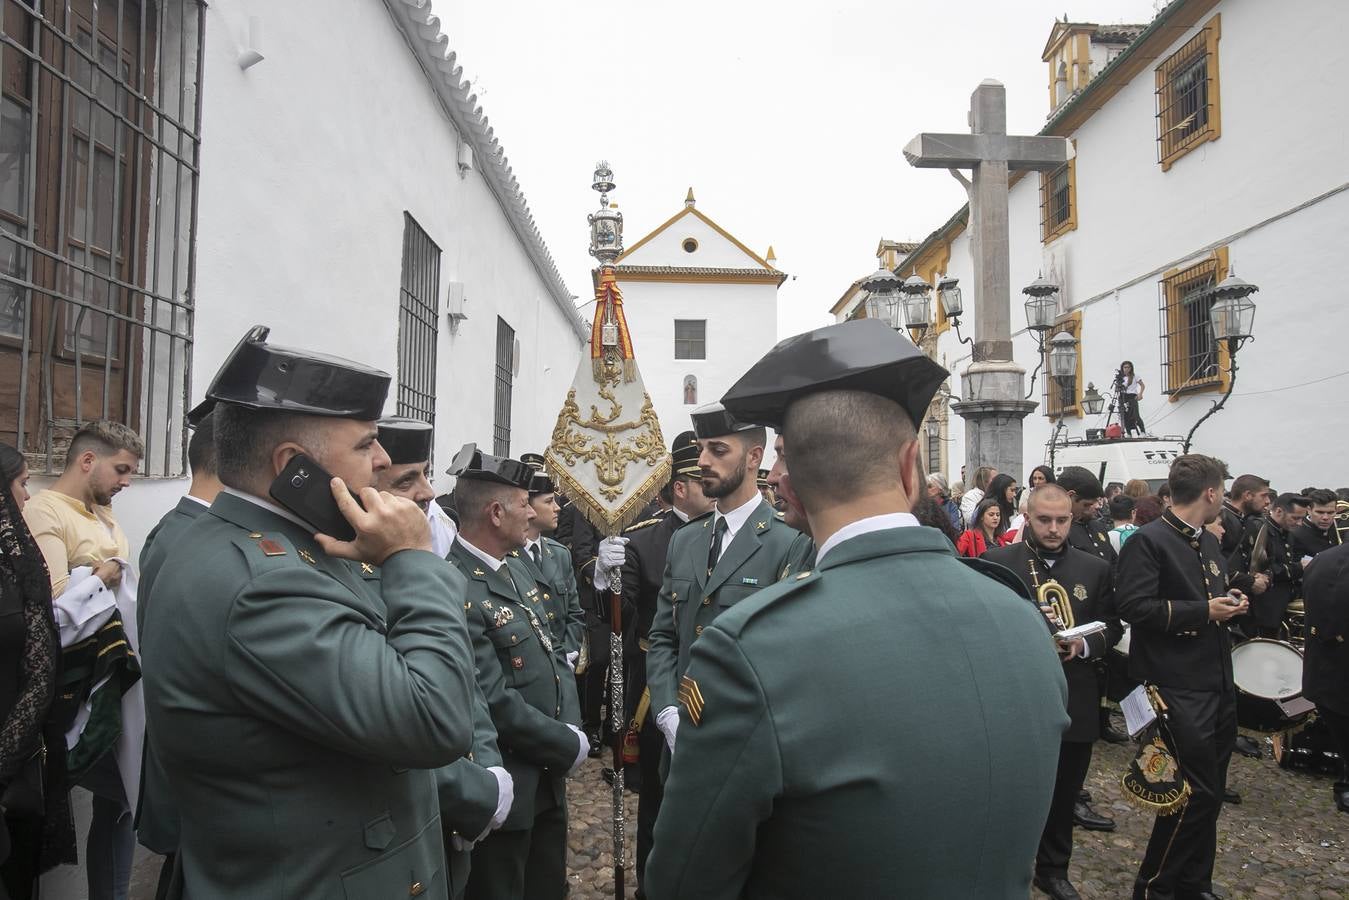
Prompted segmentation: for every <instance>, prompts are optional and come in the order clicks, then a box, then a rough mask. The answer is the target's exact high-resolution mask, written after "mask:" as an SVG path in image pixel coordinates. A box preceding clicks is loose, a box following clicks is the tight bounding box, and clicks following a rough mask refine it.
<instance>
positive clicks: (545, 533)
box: [511, 453, 588, 687]
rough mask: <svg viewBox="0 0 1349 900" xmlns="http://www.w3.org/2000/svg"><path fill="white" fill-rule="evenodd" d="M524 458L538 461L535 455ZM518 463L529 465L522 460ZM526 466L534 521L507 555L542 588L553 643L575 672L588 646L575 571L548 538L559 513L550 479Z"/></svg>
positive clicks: (566, 554) (565, 553)
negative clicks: (520, 562)
mask: <svg viewBox="0 0 1349 900" xmlns="http://www.w3.org/2000/svg"><path fill="white" fill-rule="evenodd" d="M524 456H525V457H532V458H534V459H542V457H541V456H540V455H539V454H537V453H533V454H530V453H526V454H524ZM521 461H522V462H529V460H527V459H523V458H522V460H521ZM529 465H530V467H531V468H533V469H534V476H533V478H531V479H530V482H529V505H530V506H531V507H532V508H533V510H534V518H533V519H531V520H530V521H529V530H528V532H527V533H526V535H525V545H524V547H522V548H521V549H519V550H513V551H511V555H512V556H514V557H515V558H517V559H522V560H524V561H525V563H526V565H527V567H528V568H529V571H530V574H531V575H533V576H534V580H535V581H536V582H538V583H539V584H540V585H542V586H543V594H542V598H543V601H542V602H543V607H544V610H545V619H546V620H547V623H548V630H549V633H550V634H551V635H552V638H553V644H554V645H555V646H558V647H561V648H562V652H563V657H564V658H565V659H566V661H567V667H568V668H569V669H570V670H571V671H573V672H575V671H576V664H577V662H578V660H579V659H580V656H581V646H582V644H583V643H588V641H587V640H586V626H585V617H584V615H583V614H582V612H581V598H580V594H579V593H578V591H577V587H576V570H575V568H574V567H573V565H572V559H571V551H570V550H568V549H567V548H566V547H564V546H563V545H562V544H561V543H559V542H558V541H555V540H554V539H553V538H552V534H553V532H554V531H556V530H557V523H558V513H559V512H560V507H559V506H558V503H557V488H556V487H555V486H554V485H553V479H551V478H549V477H548V475H547V474H546V473H544V471H543V466H542V464H541V463H540V464H537V465H536V464H534V463H532V462H529ZM574 686H575V685H574V684H573V687H574Z"/></svg>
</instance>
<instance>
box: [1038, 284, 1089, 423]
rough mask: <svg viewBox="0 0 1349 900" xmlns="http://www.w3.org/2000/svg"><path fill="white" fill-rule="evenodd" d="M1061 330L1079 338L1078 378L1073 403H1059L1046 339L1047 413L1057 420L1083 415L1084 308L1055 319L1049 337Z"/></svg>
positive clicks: (1057, 386) (1052, 419)
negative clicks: (1067, 404) (1069, 404)
mask: <svg viewBox="0 0 1349 900" xmlns="http://www.w3.org/2000/svg"><path fill="white" fill-rule="evenodd" d="M1060 331H1066V332H1068V333H1069V334H1071V335H1072V336H1073V337H1075V338H1077V378H1076V379H1075V381H1074V385H1073V405H1072V406H1069V407H1066V408H1064V407H1060V406H1059V403H1058V389H1059V385H1058V382H1057V381H1055V380H1054V378H1053V376H1052V375H1050V374H1049V341H1048V340H1046V341H1045V351H1044V352H1045V359H1044V373H1045V379H1046V383H1045V387H1046V390H1045V415H1046V416H1047V417H1048V418H1049V420H1050V421H1051V422H1052V421H1055V420H1057V419H1058V418H1059V417H1060V416H1066V417H1068V418H1073V419H1080V418H1082V416H1083V411H1082V393H1083V391H1082V372H1083V371H1084V370H1083V368H1082V310H1080V309H1075V310H1073V311H1072V312H1070V313H1067V314H1066V315H1062V316H1059V317H1058V319H1056V320H1055V321H1054V327H1053V328H1051V329H1050V330H1049V337H1053V336H1054V335H1056V334H1058V333H1059V332H1060Z"/></svg>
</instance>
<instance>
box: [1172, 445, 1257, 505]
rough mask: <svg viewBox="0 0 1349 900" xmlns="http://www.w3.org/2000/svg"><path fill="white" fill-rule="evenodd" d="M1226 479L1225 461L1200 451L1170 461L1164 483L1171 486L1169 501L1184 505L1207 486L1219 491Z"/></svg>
mask: <svg viewBox="0 0 1349 900" xmlns="http://www.w3.org/2000/svg"><path fill="white" fill-rule="evenodd" d="M1226 480H1227V463H1225V462H1223V461H1222V460H1221V459H1218V458H1217V457H1213V456H1205V455H1204V454H1202V453H1187V454H1185V455H1184V456H1178V457H1176V458H1175V459H1174V460H1173V461H1172V462H1171V471H1170V473H1169V474H1168V475H1167V478H1166V483H1167V484H1168V485H1170V487H1171V502H1172V503H1175V504H1178V505H1180V506H1185V505H1186V504H1188V503H1193V502H1195V501H1196V500H1198V499H1199V498H1200V497H1201V496H1203V494H1204V491H1206V490H1208V489H1209V488H1217V489H1218V491H1219V492H1221V491H1222V489H1223V482H1224V481H1226ZM1238 480H1240V479H1238Z"/></svg>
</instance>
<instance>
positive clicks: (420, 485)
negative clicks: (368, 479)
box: [353, 416, 515, 898]
mask: <svg viewBox="0 0 1349 900" xmlns="http://www.w3.org/2000/svg"><path fill="white" fill-rule="evenodd" d="M433 435H434V430H433V429H432V427H431V425H430V423H429V422H423V421H421V420H419V419H412V418H407V417H403V416H388V417H385V418H383V419H380V420H379V443H380V446H382V447H383V448H384V450H385V452H386V453H388V454H389V467H388V468H387V469H384V470H383V471H381V472H377V473H376V475H375V487H377V488H378V489H379V490H381V491H388V492H389V493H390V494H392V495H394V496H396V497H406V498H407V499H409V500H411V501H412V502H413V503H416V504H417V506H419V507H421V509H422V510H423V511H424V512H426V513H427V516H428V519H429V518H430V516H431V515H433V514H434V513H435V510H433V509H432V507H433V506H435V504H434V503H432V500H434V499H435V491H434V490H433V489H432V487H431V481H430V477H431V448H432V445H433V442H434V438H433ZM447 549H448V548H447ZM447 565H448V564H447ZM353 569H354V570H355V571H356V573H357V574H358V575H359V576H360V577H361V578H362V579H363V580H364V581H366V582H367V583H368V584H370V585H371V586H372V587H373V588H374V593H375V596H376V597H378V594H379V585H380V573H381V570H380V569H379V568H378V567H377V566H372V565H370V564H369V563H360V564H353ZM455 574H456V575H457V574H458V572H457V571H456V573H455ZM461 596H462V595H456V596H447V597H445V598H444V601H445V602H446V603H456V602H462V600H461ZM473 689H474V690H473V746H472V748H471V749H470V750H469V752H468V755H467V756H465V757H464V758H463V759H458V760H455V761H454V762H452V763H450V764H449V765H448V766H441V767H440V768H439V769H436V770H435V778H436V792H437V795H438V796H439V798H440V827H441V833H442V835H443V836H444V841H445V862H446V866H447V868H448V873H447V876H446V879H445V880H446V881H447V882H448V884H449V890H450V896H451V897H452V898H461V897H463V896H464V891H465V889H466V888H467V886H468V873H469V868H470V862H471V860H470V850H471V849H472V847H473V843H474V842H475V841H478V840H481V839H482V838H484V837H486V836H487V834H488V833H489V832H491V831H493V830H495V829H497V828H500V827H501V825H502V823H504V822H505V821H506V816H507V814H508V813H509V812H510V809H511V803H512V800H513V799H514V796H515V795H514V781H513V779H512V778H511V774H510V773H509V772H507V771H506V769H505V768H504V767H503V766H502V759H501V751H500V749H499V747H498V746H497V733H496V727H495V726H493V725H492V714H491V711H490V710H489V709H488V707H487V699H486V697H484V696H483V693H482V689H481V688H480V687H478V685H477V683H476V682H475V683H474V685H473Z"/></svg>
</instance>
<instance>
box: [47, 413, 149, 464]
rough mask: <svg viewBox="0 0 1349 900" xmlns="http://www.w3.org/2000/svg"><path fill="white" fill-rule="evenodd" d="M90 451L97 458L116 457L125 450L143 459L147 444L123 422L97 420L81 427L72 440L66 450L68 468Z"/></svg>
mask: <svg viewBox="0 0 1349 900" xmlns="http://www.w3.org/2000/svg"><path fill="white" fill-rule="evenodd" d="M90 450H92V451H93V452H94V455H95V456H115V455H116V454H118V453H120V452H121V451H123V450H125V451H127V452H128V453H130V454H131V455H132V456H134V457H136V458H137V459H141V458H142V457H144V456H145V442H144V441H142V440H141V437H140V435H138V434H136V432H134V431H132V430H131V429H130V428H128V427H127V426H125V425H123V424H122V423H121V422H113V421H112V420H110V419H95V420H93V421H92V422H85V423H84V424H83V425H81V426H80V427H79V429H78V430H77V431H76V432H75V436H74V437H72V438H71V439H70V447H69V448H68V449H67V450H66V466H67V467H68V466H69V465H70V464H71V463H72V462H74V461H75V460H77V459H79V458H80V456H81V455H83V454H84V453H87V452H88V451H90Z"/></svg>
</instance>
